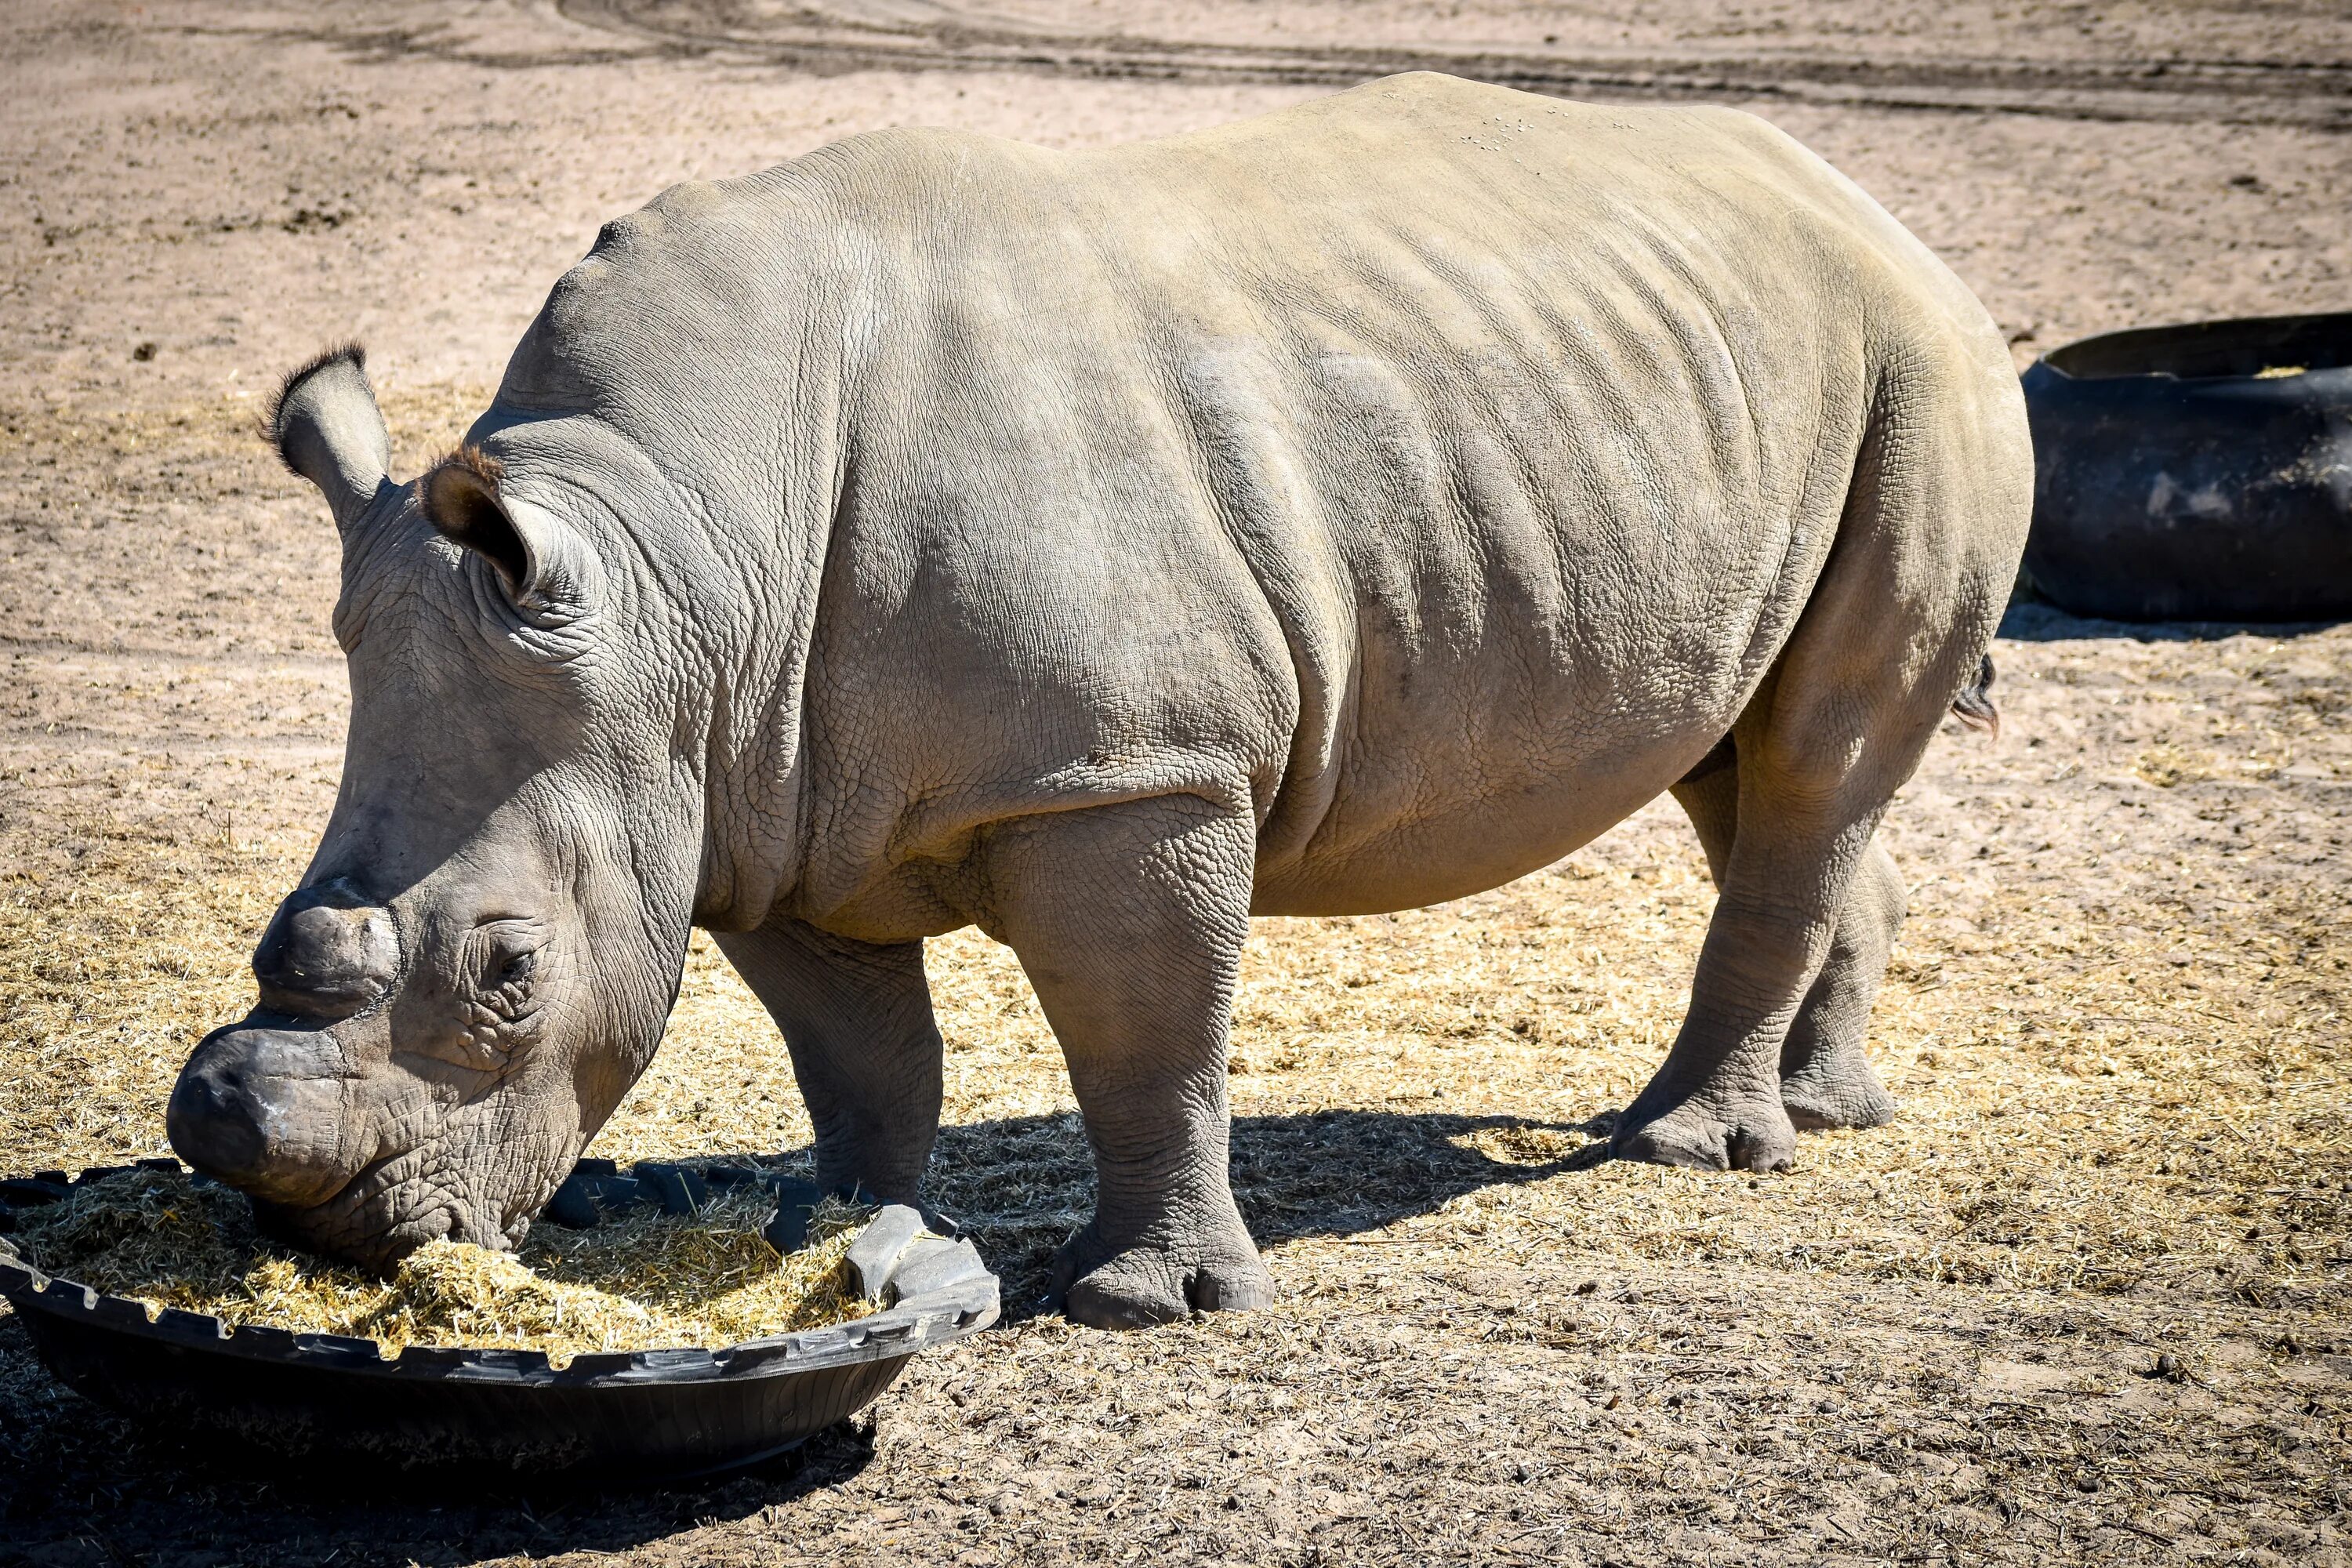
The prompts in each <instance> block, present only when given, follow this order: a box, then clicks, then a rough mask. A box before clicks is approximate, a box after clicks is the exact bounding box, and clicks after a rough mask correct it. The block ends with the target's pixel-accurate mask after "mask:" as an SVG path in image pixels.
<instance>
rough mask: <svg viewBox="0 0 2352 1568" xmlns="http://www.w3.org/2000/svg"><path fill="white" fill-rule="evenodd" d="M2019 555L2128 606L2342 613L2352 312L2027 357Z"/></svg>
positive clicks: (2281, 614) (2198, 326)
mask: <svg viewBox="0 0 2352 1568" xmlns="http://www.w3.org/2000/svg"><path fill="white" fill-rule="evenodd" d="M2024 388H2025V403H2026V409H2027V412H2028V414H2029V415H2030V416H2031V418H2032V425H2033V461H2034V469H2035V473H2034V483H2033V531H2032V537H2031V539H2030V540H2029V541H2028V542H2027V544H2026V549H2025V567H2026V572H2027V574H2029V575H2030V576H2031V577H2032V580H2033V585H2034V586H2035V588H2037V589H2039V590H2040V591H2041V592H2042V594H2044V595H2047V596H2048V597H2049V598H2050V599H2052V600H2053V601H2054V602H2055V603H2057V604H2058V605H2061V606H2063V608H2065V609H2068V610H2071V611H2073V612H2074V613H2075V614H2076V615H2083V616H2105V617H2108V618H2110V619H2114V620H2125V621H2161V620H2196V621H2318V620H2334V619H2337V618H2339V617H2342V616H2352V313H2346V314H2337V315H2326V316H2274V317H2264V318H2260V319H2253V320H2247V321H2204V322H2198V323H2195V324H2193V325H2189V326H2179V327H2148V328H2144V329H2141V330H2138V331H2127V332H2109V333H2107V334H2105V336H2102V337H2095V338H2085V339H2084V340H2083V341H2082V342H2076V343H2069V344H2068V345H2067V346H2065V347H2064V348H2062V349H2057V350H2054V351H2053V352H2052V353H2049V354H2046V355H2044V356H2043V357H2042V359H2040V360H2039V361H2037V362H2035V363H2034V364H2033V366H2032V368H2031V369H2029V370H2028V371H2027V372H2026V373H2025V381H2024Z"/></svg>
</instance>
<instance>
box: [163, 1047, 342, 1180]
mask: <svg viewBox="0 0 2352 1568" xmlns="http://www.w3.org/2000/svg"><path fill="white" fill-rule="evenodd" d="M340 1069H341V1051H340V1049H339V1048H338V1047H336V1045H335V1043H334V1042H333V1040H332V1039H331V1037H330V1036H329V1035H328V1034H327V1032H326V1031H325V1030H322V1029H278V1028H270V1027H266V1026H254V1025H253V1024H252V1023H250V1022H249V1021H248V1022H247V1023H244V1024H231V1025H229V1026H227V1027H226V1028H222V1029H215V1030H214V1031H213V1032H212V1033H211V1034H209V1035H207V1036H205V1038H204V1041H203V1043H202V1044H200V1045H199V1046H197V1047H196V1050H195V1054H194V1056H192V1057H190V1058H188V1065H187V1066H186V1067H184V1068H181V1069H180V1081H179V1082H178V1084H176V1085H175V1086H174V1087H173V1090H172V1102H171V1106H170V1108H169V1109H168V1110H167V1111H166V1112H165V1115H164V1125H165V1129H166V1131H169V1132H170V1134H171V1138H172V1147H173V1149H175V1150H177V1151H178V1152H179V1154H180V1157H181V1158H182V1159H184V1160H185V1161H187V1163H189V1164H190V1165H192V1166H194V1168H195V1169H197V1170H199V1171H201V1172H203V1173H205V1175H208V1176H211V1177H213V1178H214V1179H215V1180H216V1181H222V1182H226V1183H227V1184H230V1185H231V1186H233V1187H236V1188H238V1189H240V1190H242V1191H244V1192H247V1193H250V1194H253V1195H254V1196H255V1197H257V1198H261V1199H264V1200H267V1201H268V1202H270V1203H277V1204H287V1205H298V1206H299V1205H309V1204H315V1203H319V1202H321V1201H322V1200H324V1199H325V1198H327V1197H329V1196H331V1195H332V1194H334V1193H335V1192H337V1191H338V1190H340V1189H341V1187H342V1186H343V1184H345V1183H347V1182H348V1181H350V1179H351V1176H352V1172H351V1171H349V1170H348V1169H346V1168H345V1163H344V1162H343V1161H342V1160H341V1159H340V1158H339V1157H338V1155H339V1152H340V1144H341V1138H340V1132H341V1121H342V1119H341V1116H340V1114H338V1113H339V1112H340V1110H341V1103H340V1102H341V1087H342V1086H341V1070H340Z"/></svg>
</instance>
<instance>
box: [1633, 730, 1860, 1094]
mask: <svg viewBox="0 0 2352 1568" xmlns="http://www.w3.org/2000/svg"><path fill="white" fill-rule="evenodd" d="M1722 750H1723V752H1725V753H1726V754H1725V755H1724V756H1722V757H1721V758H1710V762H1712V763H1715V765H1714V766H1712V767H1710V768H1707V769H1706V771H1704V772H1701V773H1697V774H1696V775H1694V776H1693V777H1690V778H1686V779H1685V780H1683V782H1682V783H1680V784H1676V785H1675V788H1674V795H1675V800H1676V801H1678V802H1680V803H1681V805H1682V808H1683V810H1684V811H1685V813H1686V814H1687V815H1688V816H1689V817H1690V820H1691V826H1693V827H1695V828H1696V829H1697V830H1698V838H1699V844H1700V846H1701V847H1703V848H1704V849H1705V850H1706V864H1707V869H1708V870H1709V871H1710V872H1711V873H1712V874H1713V875H1714V877H1715V879H1716V884H1717V886H1718V887H1720V886H1721V885H1722V882H1723V875H1724V871H1725V869H1726V868H1727V867H1728V866H1729V865H1730V863H1731V846H1732V841H1733V839H1734V838H1736V837H1738V828H1739V773H1738V769H1737V768H1736V767H1735V766H1733V765H1731V763H1730V759H1729V756H1728V752H1729V751H1730V748H1729V746H1728V745H1727V746H1725V747H1724V748H1722ZM1903 902H1904V900H1903V879H1902V877H1901V876H1900V875H1899V874H1898V873H1897V872H1896V871H1895V861H1894V859H1893V858H1892V857H1890V856H1889V855H1888V854H1887V853H1886V850H1885V846H1883V845H1881V844H1880V843H1879V842H1878V840H1877V839H1876V838H1875V837H1874V838H1872V840H1871V842H1870V848H1869V849H1868V851H1866V852H1865V854H1864V859H1863V863H1862V865H1861V866H1860V867H1859V868H1857V869H1856V870H1855V872H1854V875H1853V881H1852V882H1851V883H1850V884H1849V885H1848V886H1847V888H1846V892H1845V900H1844V901H1843V903H1842V904H1840V905H1839V907H1838V921H1837V934H1836V935H1835V937H1833V938H1832V941H1831V943H1830V955H1829V957H1828V959H1826V960H1825V961H1824V962H1823V963H1822V973H1821V977H1820V978H1819V979H1817V980H1815V981H1814V982H1813V988H1812V989H1811V991H1810V992H1808V993H1807V994H1806V995H1805V1001H1804V1005H1802V1006H1801V1007H1799V1008H1798V1009H1797V1016H1796V1017H1795V1018H1794V1019H1793V1020H1791V1021H1790V1025H1789V1037H1788V1038H1787V1039H1786V1040H1785V1041H1783V1042H1782V1044H1781V1047H1780V1104H1781V1106H1782V1108H1783V1109H1784V1110H1787V1111H1788V1113H1789V1120H1790V1121H1791V1122H1793V1123H1794V1124H1795V1125H1796V1126H1797V1127H1798V1128H1800V1129H1801V1130H1805V1131H1817V1130H1819V1129H1822V1128H1829V1127H1876V1126H1880V1125H1882V1124H1883V1123H1885V1122H1886V1121H1890V1120H1892V1119H1893V1117H1894V1115H1895V1097H1894V1096H1893V1095H1890V1094H1888V1093H1887V1092H1886V1086H1885V1084H1883V1083H1881V1082H1880V1081H1879V1079H1878V1074H1877V1073H1876V1072H1874V1071H1873V1070H1872V1068H1871V1066H1870V1062H1869V1059H1868V1058H1867V1057H1866V1056H1865V1055H1864V1045H1865V1043H1866V1042H1867V1040H1868V1038H1869V1032H1870V1009H1871V1005H1872V1004H1873V1003H1874V1002H1875V1001H1876V1000H1877V997H1878V986H1879V982H1880V981H1881V980H1882V979H1884V978H1885V973H1886V959H1887V954H1888V953H1889V952H1892V951H1893V948H1894V944H1895V932H1896V931H1899V930H1901V929H1902V925H1903V913H1904V910H1903Z"/></svg>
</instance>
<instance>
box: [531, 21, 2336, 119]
mask: <svg viewBox="0 0 2352 1568" xmlns="http://www.w3.org/2000/svg"><path fill="white" fill-rule="evenodd" d="M557 9H558V11H559V12H560V13H561V14H562V16H564V17H565V18H566V19H568V20H570V21H572V22H575V23H579V24H581V25H583V26H590V27H594V28H598V29H601V30H604V31H607V32H613V33H620V34H624V35H628V36H633V37H638V38H641V39H644V40H646V42H647V43H649V44H653V45H656V46H658V47H666V48H667V49H671V50H677V51H682V52H694V53H702V52H710V53H724V54H726V55H729V56H733V57H738V58H740V57H744V56H750V57H752V58H758V59H761V60H763V61H767V62H772V63H773V64H776V65H782V66H791V67H794V68H803V69H812V70H820V71H848V70H869V69H891V70H922V69H932V70H1014V71H1029V72H1034V73H1038V74H1043V75H1055V76H1093V77H1111V78H1158V79H1190V80H1224V81H1252V82H1275V83H1282V84H1289V85H1298V86H1329V87H1346V86H1351V85H1353V84H1355V83H1358V82H1361V81H1365V80H1369V79H1372V78H1375V77H1381V76H1389V75H1392V74H1394V73H1396V72H1399V71H1411V70H1441V71H1446V72H1450V73H1452V74H1453V75H1455V76H1465V77H1473V78H1476V79H1481V80H1485V81H1492V82H1499V83H1501V84H1503V85H1505V86H1508V87H1517V88H1521V89H1527V90H1528V91H1533V92H1543V93H1550V94H1555V95H1560V96H1567V95H1572V94H1584V93H1594V92H1600V93H1609V94H1614V95H1622V96H1633V97H1643V98H1661V99H1696V98H1706V99H1720V98H1727V97H1728V98H1748V99H1756V98H1762V99H1779V100H1788V101H1793V102H1804V103H1816V104H1833V105H1842V106H1859V107H1869V108H1878V109H1910V110H1943V111H1958V112H1970V113H1974V112H1987V111H1991V112H2002V113H2011V114H2034V115H2047V116H2054V117H2059V118H2065V119H2078V120H2107V121H2173V122H2179V121H2196V122H2200V123H2215V122H2219V123H2226V124H2242V125H2293V126H2299V127H2304V128H2306V129H2313V130H2320V131H2330V132H2344V131H2352V60H2295V59H2241V60H2232V59H2182V58H2167V59H2156V58H2148V59H2098V60H2092V59H2065V60H2058V59H2050V60H2033V59H2026V58H1976V57H1961V56H1954V57H1947V58H1870V57H1866V56H1862V55H1854V54H1843V53H1838V52H1835V51H1826V50H1804V49H1798V50H1790V51H1788V52H1780V51H1773V52H1769V53H1757V52H1752V51H1751V52H1748V53H1744V54H1735V53H1731V52H1728V51H1720V52H1714V51H1700V50H1692V51H1688V52H1680V53H1664V52H1657V51H1648V52H1641V53H1625V54H1600V53H1587V52H1571V51H1554V50H1543V49H1528V48H1512V47H1452V46H1445V45H1412V46H1405V45H1385V44H1376V45H1369V46H1361V47H1344V46H1341V47H1334V46H1328V45H1313V46H1291V45H1278V44H1262V45H1261V44H1251V45H1239V44H1231V43H1221V42H1210V41H1204V40H1200V39H1187V38H1179V37H1138V36H1129V35H1125V34H1119V35H1106V34H1087V33H1078V32H1060V31H1055V30H1052V29H1050V28H1046V27H1044V26H1038V25H1035V24H1030V23H1025V22H1019V21H1013V20H1010V19H1006V18H1003V17H993V16H985V15H983V14H981V13H977V12H971V11H966V10H963V9H961V8H958V7H955V6H952V5H939V4H927V3H923V0H835V4H833V5H828V6H826V7H824V9H822V10H819V9H816V8H814V7H803V8H796V9H793V10H790V11H785V12H782V13H779V14H772V15H760V14H758V13H755V12H751V11H750V10H748V9H747V8H745V7H743V6H740V5H735V4H732V3H730V0H557ZM514 63H521V62H520V61H516V62H514Z"/></svg>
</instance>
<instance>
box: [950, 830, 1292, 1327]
mask: <svg viewBox="0 0 2352 1568" xmlns="http://www.w3.org/2000/svg"><path fill="white" fill-rule="evenodd" d="M1254 858H1255V824H1254V823H1253V821H1252V820H1251V818H1250V817H1249V816H1247V815H1246V814H1236V813H1233V812H1229V811H1226V810H1223V809H1222V808H1220V807H1218V806H1215V805H1212V804H1211V803H1209V802H1208V801H1206V800H1204V799H1202V798H1201V797H1200V796H1197V795H1166V796H1160V797H1157V798H1153V799H1147V800H1140V801H1133V802H1128V803H1123V804H1120V805H1106V806H1099V807H1096V808H1093V809H1090V810H1085V811H1072V812H1059V813H1055V814H1053V815H1050V816H1035V817H1026V818H1023V819H1020V820H1018V821H1014V822H1011V823H1007V824H1005V825H1003V826H1000V827H998V828H996V829H995V830H994V831H993V832H992V834H991V835H990V840H989V844H988V847H987V848H986V851H985V860H986V868H985V872H984V875H983V878H982V881H983V883H984V885H985V888H986V892H985V901H986V903H987V904H988V906H989V908H988V909H987V910H985V911H984V912H985V915H986V917H987V918H985V919H984V920H983V921H982V923H983V925H984V926H985V927H986V928H987V929H988V930H989V931H990V932H991V934H992V935H995V936H997V937H998V938H999V939H1000V940H1002V941H1003V942H1006V943H1008V944H1010V945H1011V947H1012V948H1013V951H1014V952H1016V953H1017V954H1018V955H1019V956H1020V959H1021V964H1022V967H1023V969H1024V970H1025V971H1026V972H1027V973H1028V975H1029V981H1030V984H1032V985H1034V987H1035V988H1036V992H1037V1000H1038V1002H1039V1004H1040V1005H1042V1006H1043V1007H1044V1008H1045V1017H1046V1019H1047V1021H1048V1022H1050V1023H1051V1024H1052V1025H1053V1026H1054V1033H1055V1037H1057V1038H1058V1039H1059V1040H1060V1042H1061V1046H1062V1054H1063V1056H1064V1058H1065V1059H1066V1061H1067V1062H1068V1064H1069V1069H1070V1083H1071V1087H1072V1088H1073V1089H1075V1090H1076V1094H1077V1099H1078V1109H1079V1111H1080V1112H1081V1114H1082V1115H1083V1116H1084V1118H1085V1120H1086V1126H1087V1142H1088V1143H1089V1144H1091V1145H1092V1147H1093V1152H1094V1159H1095V1174H1096V1183H1097V1187H1096V1206H1095V1215H1094V1218H1093V1219H1092V1220H1091V1221H1089V1222H1088V1223H1087V1225H1086V1226H1085V1227H1084V1228H1082V1229H1081V1230H1080V1231H1079V1232H1078V1234H1077V1235H1076V1236H1075V1237H1072V1238H1071V1239H1070V1241H1069V1242H1068V1243H1067V1244H1066V1246H1064V1247H1063V1248H1062V1251H1061V1254H1060V1256H1059V1257H1058V1258H1056V1260H1055V1274H1054V1281H1053V1288H1054V1295H1055V1299H1056V1300H1058V1301H1059V1302H1060V1303H1061V1305H1062V1307H1063V1309H1064V1310H1066V1311H1067V1312H1068V1313H1069V1315H1070V1316H1071V1317H1073V1318H1075V1319H1076V1320H1077V1321H1080V1322H1084V1323H1088V1324H1092V1325H1094V1326H1096V1327H1098V1328H1140V1327H1144V1326H1147V1325H1150V1324H1152V1323H1163V1322H1168V1321H1172V1320H1175V1319H1179V1318H1182V1317H1185V1316H1187V1315H1189V1314H1190V1313H1191V1312H1192V1311H1193V1310H1215V1309H1220V1308H1223V1309H1239V1308H1250V1307H1261V1306H1265V1305H1266V1304H1268V1303H1269V1302H1271V1301H1272V1300H1273V1298H1274V1280H1273V1276H1272V1275H1270V1274H1269V1273H1268V1272H1267V1271H1266V1267H1265V1263H1264V1262H1263V1261H1262V1260H1261V1259H1260V1258H1259V1257H1258V1252H1257V1247H1256V1245H1255V1243H1254V1242H1252V1241H1251V1239H1250V1235H1249V1230H1248V1228H1247V1227H1246V1226H1244V1224H1243V1223H1242V1217H1241V1213H1240V1211H1239V1210H1238V1209H1236V1208H1235V1207H1234V1196H1233V1188H1232V1185H1231V1183H1230V1178H1229V1174H1228V1172H1227V1165H1226V1160H1227V1155H1226V1149H1227V1134H1228V1131H1229V1128H1228V1123H1227V1112H1226V1108H1225V1044H1226V1029H1227V1026H1228V1024H1229V1021H1230V1016H1231V1011H1232V1005H1233V994H1234V976H1235V974H1236V973H1237V972H1238V970H1239V968H1240V963H1241V952H1242V944H1243V942H1244V940H1245V939H1246V938H1247V936H1248V934H1249V899H1250V886H1251V878H1252V871H1253V867H1254Z"/></svg>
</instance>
